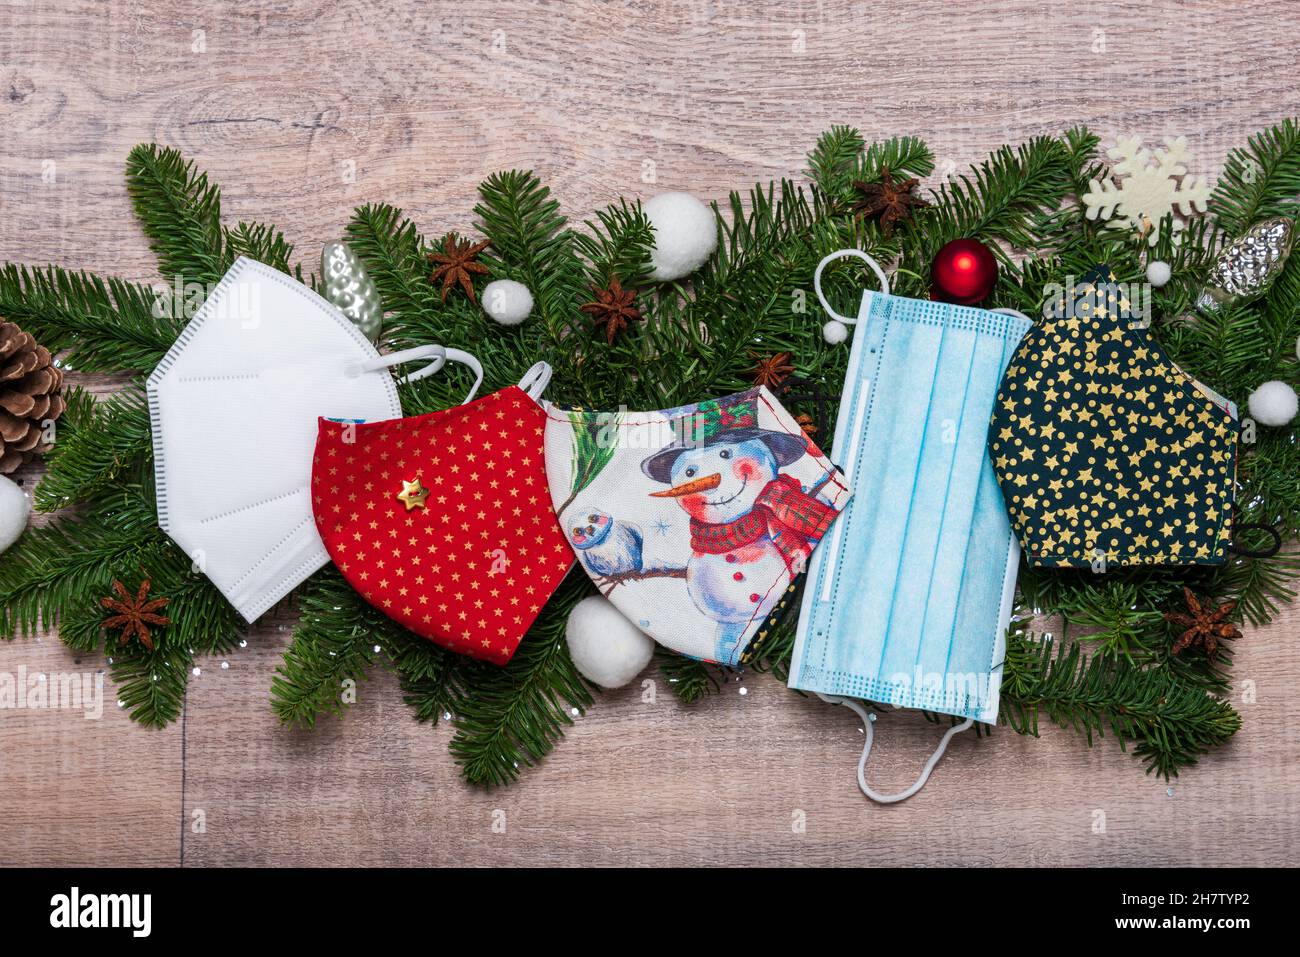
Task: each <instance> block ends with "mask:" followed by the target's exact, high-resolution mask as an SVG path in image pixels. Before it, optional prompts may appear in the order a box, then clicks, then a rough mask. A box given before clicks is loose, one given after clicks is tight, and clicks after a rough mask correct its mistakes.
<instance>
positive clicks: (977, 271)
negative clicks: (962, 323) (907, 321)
mask: <svg viewBox="0 0 1300 957" xmlns="http://www.w3.org/2000/svg"><path fill="white" fill-rule="evenodd" d="M930 276H931V278H932V279H933V281H934V284H933V285H932V286H931V287H930V298H931V299H937V300H939V301H940V302H952V303H956V304H957V305H959V306H974V305H977V304H979V303H981V302H983V301H984V300H985V299H987V298H988V295H989V293H991V292H992V291H993V285H994V284H995V283H996V282H997V281H998V261H997V260H996V259H994V258H993V253H992V252H990V251H989V248H988V247H987V246H985V245H984V244H983V243H981V242H979V241H978V240H975V239H954V240H953V241H952V242H950V243H948V244H947V245H946V246H944V247H943V248H942V249H940V250H939V251H938V252H937V253H936V254H935V257H934V262H933V263H931V265H930Z"/></svg>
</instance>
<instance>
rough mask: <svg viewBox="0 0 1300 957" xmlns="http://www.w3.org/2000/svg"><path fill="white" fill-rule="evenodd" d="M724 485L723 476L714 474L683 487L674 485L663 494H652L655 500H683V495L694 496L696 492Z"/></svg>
mask: <svg viewBox="0 0 1300 957" xmlns="http://www.w3.org/2000/svg"><path fill="white" fill-rule="evenodd" d="M721 484H722V476H721V475H720V474H719V473H717V472H714V473H713V474H712V475H706V476H704V478H697V479H696V480H695V481H694V482H684V483H683V484H681V485H674V486H673V487H672V488H666V489H664V490H663V491H662V492H651V493H650V494H651V495H652V496H654V497H655V498H681V497H682V496H683V495H694V494H695V493H696V492H707V491H709V490H710V489H715V488H717V487H718V486H719V485H721Z"/></svg>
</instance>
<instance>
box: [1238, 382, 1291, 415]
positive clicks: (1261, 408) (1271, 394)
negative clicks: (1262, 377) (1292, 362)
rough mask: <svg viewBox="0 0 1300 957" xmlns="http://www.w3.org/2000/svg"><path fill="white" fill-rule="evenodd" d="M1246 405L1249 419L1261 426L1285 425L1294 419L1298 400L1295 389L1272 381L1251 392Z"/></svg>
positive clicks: (1283, 383)
mask: <svg viewBox="0 0 1300 957" xmlns="http://www.w3.org/2000/svg"><path fill="white" fill-rule="evenodd" d="M1246 405H1247V406H1249V407H1250V417H1251V418H1252V419H1254V420H1255V421H1256V422H1258V423H1260V424H1261V425H1286V424H1287V423H1288V422H1290V421H1291V420H1292V419H1294V418H1295V414H1296V410H1297V408H1300V400H1298V399H1297V398H1296V394H1295V389H1293V388H1291V387H1290V386H1289V385H1287V384H1286V383H1285V382H1279V381H1278V380H1277V379H1274V380H1273V381H1272V382H1265V383H1264V384H1263V385H1262V386H1260V387H1259V388H1258V389H1256V390H1255V391H1254V392H1252V393H1251V394H1250V398H1249V399H1247V400H1246Z"/></svg>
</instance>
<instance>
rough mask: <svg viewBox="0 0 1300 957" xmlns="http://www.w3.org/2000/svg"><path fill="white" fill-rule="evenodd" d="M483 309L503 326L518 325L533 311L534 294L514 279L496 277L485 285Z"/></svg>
mask: <svg viewBox="0 0 1300 957" xmlns="http://www.w3.org/2000/svg"><path fill="white" fill-rule="evenodd" d="M483 311H484V312H486V313H487V314H488V315H489V316H491V317H492V318H493V319H495V320H496V321H497V322H499V323H501V325H503V326H517V325H519V323H521V322H523V321H524V320H525V319H527V318H528V314H529V313H530V312H532V311H533V294H532V293H531V292H529V291H528V287H527V286H525V285H524V284H523V283H521V282H515V281H514V280H513V279H494V280H492V282H490V283H488V284H487V285H486V286H484V287H483Z"/></svg>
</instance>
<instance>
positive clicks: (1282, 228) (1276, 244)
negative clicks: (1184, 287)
mask: <svg viewBox="0 0 1300 957" xmlns="http://www.w3.org/2000/svg"><path fill="white" fill-rule="evenodd" d="M1294 238H1295V224H1294V223H1293V222H1292V221H1291V220H1289V219H1286V218H1285V217H1282V216H1275V217H1273V218H1272V219H1263V220H1260V221H1259V222H1258V223H1256V224H1255V225H1254V226H1252V227H1250V229H1249V230H1248V231H1247V232H1246V235H1244V236H1242V237H1241V238H1240V239H1237V240H1234V241H1233V242H1231V243H1229V244H1228V245H1227V246H1226V247H1225V248H1224V249H1223V251H1222V252H1221V253H1219V257H1218V258H1217V259H1216V260H1215V261H1214V265H1213V266H1212V267H1211V268H1210V276H1209V285H1208V286H1206V288H1205V289H1204V290H1202V292H1201V294H1200V296H1199V297H1198V298H1197V300H1196V308H1197V309H1200V310H1201V311H1202V312H1206V313H1214V312H1218V311H1219V310H1220V309H1222V308H1224V307H1225V306H1240V305H1244V304H1245V303H1248V302H1250V301H1251V300H1253V299H1256V298H1258V297H1259V296H1262V295H1264V293H1266V292H1268V287H1269V286H1271V285H1272V284H1273V280H1275V279H1276V278H1277V277H1278V274H1279V273H1281V272H1282V267H1283V266H1285V265H1286V257H1287V255H1288V254H1289V253H1290V252H1291V243H1292V240H1293V239H1294Z"/></svg>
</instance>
